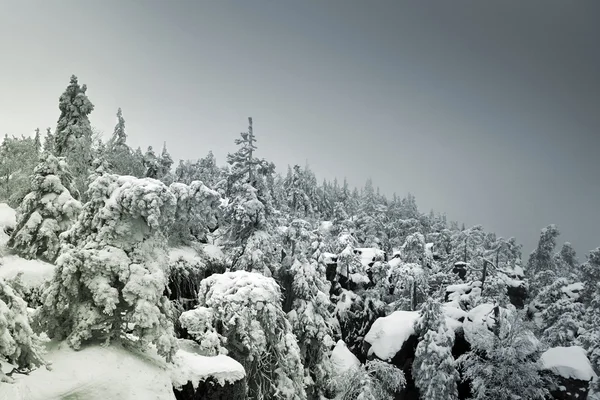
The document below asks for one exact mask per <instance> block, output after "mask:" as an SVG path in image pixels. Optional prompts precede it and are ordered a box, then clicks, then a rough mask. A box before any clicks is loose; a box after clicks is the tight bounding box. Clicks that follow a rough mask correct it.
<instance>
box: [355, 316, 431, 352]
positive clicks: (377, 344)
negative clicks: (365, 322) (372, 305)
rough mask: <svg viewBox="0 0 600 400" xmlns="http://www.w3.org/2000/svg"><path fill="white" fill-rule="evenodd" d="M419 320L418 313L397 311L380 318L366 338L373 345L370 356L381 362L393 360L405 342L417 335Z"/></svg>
mask: <svg viewBox="0 0 600 400" xmlns="http://www.w3.org/2000/svg"><path fill="white" fill-rule="evenodd" d="M418 318H419V313H418V312H417V311H395V312H393V313H392V314H390V315H388V316H387V317H382V318H378V319H377V320H376V321H375V323H373V326H371V330H369V333H367V335H366V336H365V342H367V343H369V344H370V345H371V347H370V349H369V352H368V354H369V355H371V354H375V355H376V356H377V357H378V358H379V359H381V360H391V359H392V358H393V357H394V356H395V355H396V353H398V352H399V351H400V349H401V348H402V346H403V345H404V342H405V341H406V340H408V338H409V337H410V336H411V335H414V334H415V329H414V325H415V322H416V321H417V319H418Z"/></svg>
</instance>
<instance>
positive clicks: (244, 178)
mask: <svg viewBox="0 0 600 400" xmlns="http://www.w3.org/2000/svg"><path fill="white" fill-rule="evenodd" d="M240 136H241V138H240V139H236V140H235V144H237V145H238V146H241V147H240V148H239V149H238V151H236V152H235V153H229V154H227V162H228V163H229V164H230V165H231V166H232V170H231V174H230V176H229V180H230V181H232V183H230V185H229V186H230V187H231V186H232V184H233V182H240V183H244V182H245V183H249V184H250V185H252V186H255V182H254V179H255V177H256V166H257V165H258V162H259V160H258V159H256V158H255V157H254V155H253V153H254V151H255V150H256V145H255V144H254V143H256V137H255V136H254V131H253V129H252V118H248V132H242V133H240ZM255 187H256V186H255Z"/></svg>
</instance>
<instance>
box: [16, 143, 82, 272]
mask: <svg viewBox="0 0 600 400" xmlns="http://www.w3.org/2000/svg"><path fill="white" fill-rule="evenodd" d="M72 191H73V186H72V178H71V174H70V171H69V168H68V166H67V163H66V161H65V160H64V159H63V158H62V157H61V158H57V157H54V156H53V155H51V154H49V153H44V154H42V156H41V157H40V163H39V164H38V165H37V166H36V167H35V170H34V175H33V177H32V179H31V192H30V193H29V194H28V195H27V196H25V198H24V200H23V203H22V204H21V205H20V206H19V208H18V209H17V226H16V227H15V230H14V231H13V233H12V235H11V237H10V240H9V241H8V246H9V247H11V248H12V249H14V250H15V251H16V252H17V253H18V254H19V255H21V256H22V257H25V258H40V259H43V260H46V261H48V262H53V261H54V260H55V259H56V257H57V255H58V251H59V245H60V242H59V235H60V234H61V233H62V232H64V231H66V230H67V229H68V228H69V227H70V226H71V224H72V223H73V222H74V220H75V219H76V217H77V215H78V214H79V212H80V210H81V203H80V202H79V201H77V200H75V199H74V198H73V197H72V196H71V192H72Z"/></svg>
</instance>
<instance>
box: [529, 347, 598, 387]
mask: <svg viewBox="0 0 600 400" xmlns="http://www.w3.org/2000/svg"><path fill="white" fill-rule="evenodd" d="M541 362H542V369H545V370H549V371H552V372H553V373H554V374H556V375H558V376H561V377H563V378H567V379H579V380H580V381H590V380H592V379H593V378H595V377H596V374H595V373H594V370H593V369H592V366H591V364H590V360H588V358H587V356H586V352H585V350H584V349H583V348H581V347H579V346H571V347H553V348H551V349H548V350H547V351H546V352H545V353H544V354H542V357H541Z"/></svg>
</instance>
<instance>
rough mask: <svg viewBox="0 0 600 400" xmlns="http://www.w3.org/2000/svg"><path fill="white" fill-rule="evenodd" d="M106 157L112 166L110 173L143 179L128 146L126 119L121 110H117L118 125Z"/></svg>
mask: <svg viewBox="0 0 600 400" xmlns="http://www.w3.org/2000/svg"><path fill="white" fill-rule="evenodd" d="M104 157H105V159H106V161H107V162H108V164H109V165H110V171H111V172H113V173H115V174H118V175H133V176H137V177H138V178H139V177H141V175H140V171H138V169H139V168H136V165H135V164H136V159H135V157H134V155H133V152H132V150H131V148H130V147H129V146H128V145H127V133H126V132H125V118H123V112H122V111H121V109H120V108H119V109H118V110H117V124H116V125H115V129H114V131H113V135H112V137H111V138H110V140H109V141H108V143H107V146H106V153H105V154H104Z"/></svg>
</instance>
